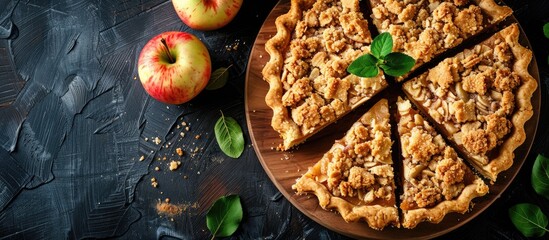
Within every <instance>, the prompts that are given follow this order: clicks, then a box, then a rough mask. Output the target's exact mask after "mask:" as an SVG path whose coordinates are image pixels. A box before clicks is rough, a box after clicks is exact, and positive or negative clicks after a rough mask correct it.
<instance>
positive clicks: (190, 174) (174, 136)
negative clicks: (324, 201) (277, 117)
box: [0, 0, 549, 239]
mask: <svg viewBox="0 0 549 240" xmlns="http://www.w3.org/2000/svg"><path fill="white" fill-rule="evenodd" d="M505 2H506V3H507V4H508V5H509V6H511V7H512V8H513V9H514V10H515V16H516V17H517V19H518V20H519V22H520V23H521V25H522V27H523V28H524V30H525V32H526V34H527V36H528V38H529V40H530V42H531V44H532V47H533V50H534V53H535V55H536V58H537V61H538V66H539V70H540V76H541V83H540V86H539V87H540V88H541V93H542V105H541V108H542V109H541V114H540V121H539V128H538V133H537V136H536V140H535V143H534V146H533V148H532V150H531V152H530V155H529V156H528V160H527V162H526V163H525V164H524V166H523V168H522V170H521V171H520V173H519V176H518V177H517V178H516V180H515V181H514V182H513V183H512V184H511V186H510V187H509V188H508V189H507V190H506V191H505V192H504V193H503V194H502V196H501V198H500V199H498V200H497V201H496V202H495V203H494V204H493V205H492V206H491V207H490V208H488V209H487V210H486V211H485V212H483V213H482V214H481V215H479V216H478V217H477V218H475V219H474V220H472V221H471V222H469V223H467V224H466V225H464V226H463V227H461V228H459V229H457V230H455V231H453V232H451V233H449V234H447V235H445V236H443V237H441V239H525V238H524V237H523V236H522V235H521V234H520V233H519V232H518V231H517V230H516V229H515V228H514V226H513V225H512V224H511V222H510V220H509V217H508V216H507V209H508V208H509V207H510V206H512V205H514V204H516V203H520V202H530V203H535V204H537V205H539V206H540V207H541V208H542V210H543V212H544V213H545V214H546V215H549V204H548V201H547V199H544V198H542V197H540V196H538V195H536V193H535V192H534V191H533V189H532V187H531V185H530V177H529V176H530V172H531V166H532V164H533V161H534V159H535V157H536V156H537V154H538V153H543V154H546V155H549V148H548V144H549V128H547V127H546V124H547V122H548V120H549V116H548V113H549V111H548V110H549V103H548V102H547V101H548V99H547V93H548V92H547V90H548V88H547V84H549V67H548V63H547V56H548V55H549V40H548V39H546V38H544V37H543V33H542V25H543V23H544V22H548V21H549V1H538V0H530V1H528V0H506V1H505ZM275 4H276V1H274V0H264V1H261V0H259V1H254V0H246V1H245V3H244V5H243V7H242V9H241V10H240V12H239V14H238V16H237V18H235V19H234V20H233V21H232V22H231V23H230V24H229V25H228V26H226V27H225V28H222V29H220V30H216V31H210V32H201V31H193V30H190V29H188V28H187V27H186V26H185V25H184V24H183V23H182V22H181V21H180V20H179V18H178V17H177V15H176V13H175V11H174V10H173V7H172V4H171V2H170V1H165V0H151V1H145V0H137V1H134V0H104V1H86V0H55V1H53V0H50V1H42V0H26V1H25V0H23V1H20V0H0V239H81V238H121V239H157V238H164V239H172V238H174V239H207V238H209V237H210V233H209V231H208V230H207V228H206V224H205V213H206V212H207V210H208V208H209V206H210V205H211V204H212V203H213V201H215V199H217V198H218V197H220V196H222V195H226V194H230V193H235V194H239V195H240V196H241V199H242V203H243V207H244V219H243V221H242V223H241V225H240V228H239V229H238V230H237V232H236V233H235V234H234V235H233V237H231V238H232V239H301V238H308V239H346V237H344V236H341V235H339V234H337V233H334V232H332V231H330V230H327V229H325V228H323V227H321V226H320V225H318V224H317V223H315V222H313V221H311V220H310V219H308V218H307V217H305V216H304V215H303V214H301V213H300V212H299V211H297V210H296V209H295V208H294V207H293V206H292V205H291V204H290V203H289V202H288V201H287V200H286V199H285V198H284V197H283V196H282V195H281V194H280V193H279V192H278V190H277V189H276V188H275V187H274V185H273V184H272V182H271V181H270V180H269V178H268V177H267V175H266V174H265V172H264V170H263V168H262V167H261V165H260V164H259V161H258V159H257V157H256V155H255V152H254V150H253V148H252V147H251V145H249V144H250V139H249V136H248V134H247V133H248V132H247V129H246V119H245V116H244V83H245V71H246V64H247V61H248V56H249V53H250V50H251V47H252V46H253V42H254V39H255V36H256V34H257V32H258V31H259V28H260V27H261V24H262V23H263V20H264V19H265V18H266V16H267V15H268V13H269V12H270V10H271V9H272V7H273V6H274V5H275ZM168 30H181V31H188V32H191V33H194V34H195V35H197V36H198V37H199V38H200V39H202V40H203V41H204V42H205V44H206V45H207V47H208V48H209V49H210V54H211V55H212V61H213V69H216V68H218V67H227V66H229V65H231V64H232V67H231V68H230V78H229V82H228V84H227V85H226V86H225V87H223V88H222V89H219V90H215V91H204V92H203V93H202V94H200V96H198V97H197V98H196V99H194V100H193V101H191V102H190V103H187V104H183V105H180V106H167V105H164V104H161V103H158V102H156V101H154V100H151V99H150V98H149V97H148V96H147V95H146V94H145V93H144V91H143V89H142V87H141V84H140V83H139V80H137V67H136V62H137V58H138V55H139V52H140V50H141V48H142V47H143V45H144V44H145V43H146V42H147V41H148V40H149V39H150V38H152V37H153V36H155V35H157V34H159V33H161V32H164V31H168ZM233 46H238V47H237V49H236V50H234V49H232V48H230V47H233ZM220 110H221V111H223V113H224V114H225V115H226V116H231V117H233V118H235V119H236V120H237V121H238V122H239V124H240V125H241V126H242V127H243V130H244V133H245V139H246V142H247V144H248V145H247V147H246V149H245V151H244V153H243V155H242V156H241V157H240V158H239V159H231V158H228V157H226V156H225V155H224V154H223V153H222V152H221V151H220V150H219V147H218V146H217V143H216V141H215V137H214V135H213V126H214V124H215V121H216V120H217V118H219V116H220ZM182 122H186V123H188V124H190V129H189V131H187V130H186V129H185V127H182ZM181 132H184V133H186V136H185V137H183V138H181V137H180V135H179V134H180V133H181ZM195 135H200V138H199V139H195ZM154 137H159V138H160V139H161V140H162V143H161V144H160V145H156V144H154V143H153V142H152V139H153V138H154ZM146 138H148V140H147V141H146V140H145V139H146ZM168 143H169V144H168ZM178 147H181V148H182V149H183V150H184V151H185V152H186V154H185V155H184V156H183V157H181V158H179V157H178V156H177V155H174V152H175V148H178ZM196 148H197V150H198V151H197V152H194V149H196ZM141 156H144V157H145V159H144V161H139V158H140V157H141ZM164 156H165V157H166V158H167V159H168V160H162V158H163V157H164ZM158 158H160V160H157V159H158ZM171 159H175V160H181V161H182V165H181V167H180V169H179V170H177V171H175V172H171V171H169V170H167V168H168V167H167V166H168V163H169V160H171ZM157 166H158V167H159V168H160V171H155V170H154V168H155V167H157ZM152 177H154V178H156V179H157V180H158V183H159V186H158V188H153V187H151V186H150V178H152ZM140 180H142V181H140ZM165 198H170V199H171V202H172V203H174V204H180V205H181V206H184V207H185V209H186V211H184V212H183V214H181V215H179V216H176V217H173V219H172V218H170V217H165V216H159V215H158V214H157V213H156V211H155V205H156V203H157V202H158V201H163V200H164V199H165ZM546 236H547V235H546Z"/></svg>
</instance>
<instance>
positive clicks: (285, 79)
mask: <svg viewBox="0 0 549 240" xmlns="http://www.w3.org/2000/svg"><path fill="white" fill-rule="evenodd" d="M291 4H292V9H290V11H289V12H288V13H287V14H285V15H282V16H280V17H279V18H278V19H277V22H279V23H277V28H286V30H289V33H288V32H287V31H282V30H281V29H279V32H278V34H277V36H275V37H273V38H272V39H271V40H269V41H268V42H267V43H266V49H267V51H268V52H269V54H270V55H271V60H270V61H269V63H268V64H267V65H266V66H265V68H264V70H263V76H264V78H265V79H266V80H267V81H268V82H271V84H270V87H271V88H270V94H268V96H267V98H266V100H267V104H268V105H269V106H270V107H271V108H272V109H273V113H274V114H273V121H272V126H273V128H274V129H275V130H276V131H278V132H279V133H280V135H281V137H282V138H283V140H284V142H283V144H282V145H281V148H282V149H283V150H287V149H289V148H290V147H292V146H294V145H296V144H298V143H300V142H302V141H303V140H305V139H306V138H307V137H309V136H310V135H312V134H314V133H315V132H317V131H319V130H320V129H322V128H323V127H325V126H326V125H328V124H330V123H332V122H334V121H335V120H336V119H338V118H341V117H342V116H343V115H345V114H346V113H348V112H349V111H350V110H351V109H354V108H355V107H357V106H358V105H360V104H361V103H362V102H364V101H365V100H367V99H369V98H370V97H372V96H373V95H374V94H376V93H377V92H379V91H380V90H382V89H383V88H384V87H385V86H386V85H387V83H386V82H385V80H384V79H383V76H382V75H380V76H377V77H375V78H360V77H357V76H353V75H350V74H349V73H347V70H346V69H347V67H348V66H349V64H350V63H351V62H352V61H353V60H354V59H356V58H357V57H358V56H361V55H363V54H365V53H368V52H369V44H370V42H371V41H372V39H371V36H370V31H369V30H368V22H367V20H366V19H365V18H364V16H363V13H362V11H361V9H360V7H359V0H318V1H306V0H292V3H291ZM296 10H297V11H296ZM280 46H287V47H284V48H281V47H280ZM279 59H282V61H279ZM279 91H280V92H281V95H280V94H279ZM280 96H282V98H281V99H280Z"/></svg>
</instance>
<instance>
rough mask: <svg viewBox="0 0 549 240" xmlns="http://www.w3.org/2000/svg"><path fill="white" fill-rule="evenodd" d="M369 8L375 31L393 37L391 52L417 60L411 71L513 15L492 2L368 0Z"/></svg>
mask: <svg viewBox="0 0 549 240" xmlns="http://www.w3.org/2000/svg"><path fill="white" fill-rule="evenodd" d="M370 5H371V7H372V15H371V16H372V19H373V20H372V21H373V23H374V24H375V26H376V27H377V29H378V31H379V32H389V33H391V35H392V36H393V42H394V44H393V51H395V52H403V53H406V54H407V55H409V56H411V57H413V58H414V59H415V60H416V65H415V66H414V67H413V68H412V70H414V69H416V68H418V67H419V66H421V65H423V64H424V63H426V62H429V61H430V60H431V59H433V58H434V57H436V56H437V55H440V54H441V53H443V52H445V51H446V50H448V49H452V48H454V47H456V46H458V45H459V44H460V43H462V42H463V41H464V40H466V39H468V38H470V37H472V36H474V35H477V34H478V33H480V32H481V31H482V30H484V29H486V28H487V27H490V26H492V25H494V24H496V23H499V22H500V21H502V20H503V19H505V18H506V17H508V16H509V15H511V14H512V10H511V8H509V7H507V6H499V5H498V4H496V3H495V2H494V0H429V1H427V0H370ZM402 79H404V77H400V78H397V80H402Z"/></svg>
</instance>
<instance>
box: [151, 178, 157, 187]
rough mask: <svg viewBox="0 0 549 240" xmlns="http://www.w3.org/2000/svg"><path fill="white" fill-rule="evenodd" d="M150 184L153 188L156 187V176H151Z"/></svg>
mask: <svg viewBox="0 0 549 240" xmlns="http://www.w3.org/2000/svg"><path fill="white" fill-rule="evenodd" d="M151 186H152V187H153V188H156V187H158V182H157V181H156V178H151Z"/></svg>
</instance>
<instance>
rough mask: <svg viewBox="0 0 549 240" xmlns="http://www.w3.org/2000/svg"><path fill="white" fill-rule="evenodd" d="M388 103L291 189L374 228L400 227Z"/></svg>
mask: <svg viewBox="0 0 549 240" xmlns="http://www.w3.org/2000/svg"><path fill="white" fill-rule="evenodd" d="M390 135H391V126H390V124H389V107H388V104H387V100H386V99H382V100H380V101H379V102H378V103H376V104H375V105H374V106H373V107H372V108H371V109H370V110H369V111H368V112H367V113H365V114H364V115H363V116H362V117H361V118H360V120H359V121H357V122H356V123H354V124H353V126H352V127H351V128H350V129H349V131H347V133H346V135H345V136H344V137H343V138H342V139H340V140H338V141H336V142H335V143H334V145H333V146H332V148H331V149H330V150H329V151H328V152H327V153H325V154H324V156H323V157H322V159H320V161H319V162H317V163H316V164H315V165H314V166H313V167H311V168H309V170H308V171H307V172H306V173H305V174H304V175H303V176H301V177H300V178H299V179H298V180H297V182H296V183H295V184H294V185H293V186H292V188H293V189H294V190H296V191H297V193H298V194H303V193H307V192H312V193H313V194H315V195H316V196H317V197H318V201H319V204H320V206H321V207H322V208H324V209H336V210H337V211H338V212H339V213H340V214H341V216H342V217H343V219H345V221H347V222H354V221H358V220H360V219H364V220H365V221H366V222H367V223H368V224H369V225H370V227H371V228H373V229H378V230H381V229H383V228H384V227H385V226H387V225H390V224H392V225H394V226H399V225H400V224H399V217H398V210H397V207H396V203H395V199H396V198H395V183H394V173H393V161H392V158H391V145H392V142H391V137H390Z"/></svg>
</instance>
